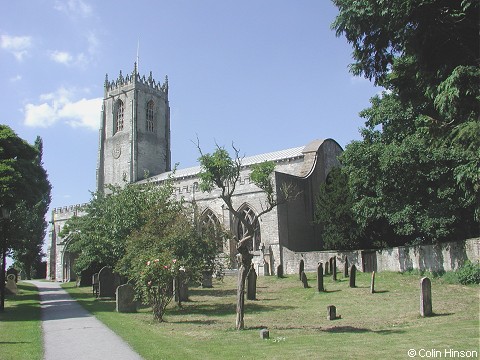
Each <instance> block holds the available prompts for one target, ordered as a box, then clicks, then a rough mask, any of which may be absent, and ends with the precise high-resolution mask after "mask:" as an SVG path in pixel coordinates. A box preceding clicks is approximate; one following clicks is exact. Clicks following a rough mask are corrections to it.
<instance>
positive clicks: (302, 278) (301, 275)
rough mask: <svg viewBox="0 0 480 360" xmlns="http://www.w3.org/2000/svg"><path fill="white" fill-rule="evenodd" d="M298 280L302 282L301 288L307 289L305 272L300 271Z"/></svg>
mask: <svg viewBox="0 0 480 360" xmlns="http://www.w3.org/2000/svg"><path fill="white" fill-rule="evenodd" d="M300 278H301V280H302V284H303V287H304V288H305V289H306V288H308V287H309V286H308V280H307V275H305V272H304V271H302V273H301V274H300Z"/></svg>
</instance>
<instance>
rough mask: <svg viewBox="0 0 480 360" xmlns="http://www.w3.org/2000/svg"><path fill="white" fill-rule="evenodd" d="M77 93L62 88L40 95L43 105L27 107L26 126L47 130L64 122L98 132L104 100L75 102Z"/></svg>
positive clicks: (83, 99) (95, 99)
mask: <svg viewBox="0 0 480 360" xmlns="http://www.w3.org/2000/svg"><path fill="white" fill-rule="evenodd" d="M75 92H76V91H75V90H74V89H65V88H63V87H62V88H60V89H58V90H57V91H56V92H53V93H48V94H42V95H40V101H43V102H42V103H41V104H27V105H25V109H24V110H25V119H24V123H25V125H26V126H30V127H44V128H46V127H50V126H53V125H54V124H56V123H57V122H64V123H66V124H68V125H70V126H71V127H74V128H77V127H83V128H87V129H90V130H95V131H96V130H98V126H99V116H100V110H101V106H102V98H94V99H85V98H82V99H80V100H75V101H73V100H72V98H74V97H75Z"/></svg>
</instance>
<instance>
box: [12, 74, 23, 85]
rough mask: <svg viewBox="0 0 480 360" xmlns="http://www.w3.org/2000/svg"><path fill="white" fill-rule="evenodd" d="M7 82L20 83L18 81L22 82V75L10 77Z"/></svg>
mask: <svg viewBox="0 0 480 360" xmlns="http://www.w3.org/2000/svg"><path fill="white" fill-rule="evenodd" d="M9 80H10V82H11V83H14V82H17V81H20V80H22V75H15V76H13V77H11V78H10V79H9Z"/></svg>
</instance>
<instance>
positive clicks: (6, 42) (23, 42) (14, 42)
mask: <svg viewBox="0 0 480 360" xmlns="http://www.w3.org/2000/svg"><path fill="white" fill-rule="evenodd" d="M0 47H1V48H2V49H4V50H6V51H8V52H10V53H11V54H13V56H15V58H16V59H17V60H18V61H22V60H23V58H24V57H25V56H26V55H28V50H30V48H31V47H32V37H31V36H10V35H1V36H0Z"/></svg>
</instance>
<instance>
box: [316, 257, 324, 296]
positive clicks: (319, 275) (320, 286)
mask: <svg viewBox="0 0 480 360" xmlns="http://www.w3.org/2000/svg"><path fill="white" fill-rule="evenodd" d="M317 289H318V291H325V288H324V287H323V265H322V263H319V264H318V267H317Z"/></svg>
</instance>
